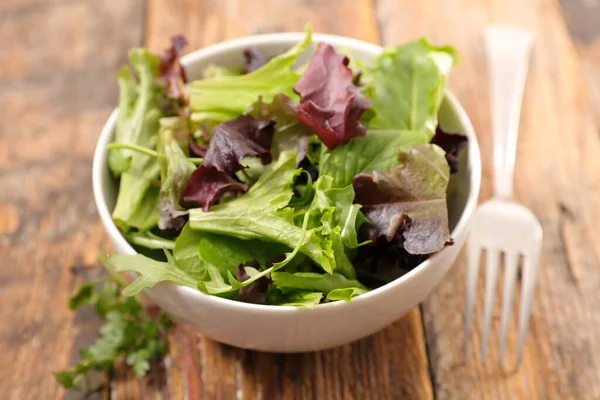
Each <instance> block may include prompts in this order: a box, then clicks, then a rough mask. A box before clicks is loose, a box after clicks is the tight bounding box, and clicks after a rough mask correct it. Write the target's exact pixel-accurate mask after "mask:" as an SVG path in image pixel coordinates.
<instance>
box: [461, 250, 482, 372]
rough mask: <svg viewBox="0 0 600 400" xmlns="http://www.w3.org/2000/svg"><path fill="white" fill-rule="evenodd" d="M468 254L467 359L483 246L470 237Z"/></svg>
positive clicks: (464, 348)
mask: <svg viewBox="0 0 600 400" xmlns="http://www.w3.org/2000/svg"><path fill="white" fill-rule="evenodd" d="M467 250H468V254H467V293H466V299H465V325H464V327H463V360H464V362H466V361H467V351H468V344H469V338H470V336H471V325H472V323H473V308H474V306H475V292H476V291H477V277H478V276H479V260H480V259H481V247H480V246H479V243H475V241H474V240H472V239H469V246H468V249H467Z"/></svg>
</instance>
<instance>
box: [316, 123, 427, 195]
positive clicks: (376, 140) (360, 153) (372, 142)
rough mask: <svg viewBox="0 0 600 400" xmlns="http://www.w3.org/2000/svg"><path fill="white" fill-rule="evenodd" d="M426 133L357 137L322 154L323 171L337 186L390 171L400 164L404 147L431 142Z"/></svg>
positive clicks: (389, 131) (377, 132)
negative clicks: (357, 178)
mask: <svg viewBox="0 0 600 400" xmlns="http://www.w3.org/2000/svg"><path fill="white" fill-rule="evenodd" d="M428 142H429V137H428V135H427V134H426V133H421V132H416V131H405V130H397V129H386V130H370V129H369V130H367V134H366V135H365V136H363V137H357V138H354V139H352V140H350V141H349V142H348V143H346V144H344V145H341V146H338V147H336V148H335V149H333V150H332V151H326V152H324V153H323V154H322V155H321V160H320V164H319V170H320V172H321V174H323V175H329V176H331V177H332V178H333V187H344V186H347V185H350V184H351V183H352V179H353V178H354V176H355V175H357V174H360V173H362V174H370V173H372V172H373V171H375V170H379V171H387V170H388V169H390V168H392V167H395V166H396V165H398V152H399V151H400V149H401V148H402V147H404V146H409V145H416V144H423V143H428Z"/></svg>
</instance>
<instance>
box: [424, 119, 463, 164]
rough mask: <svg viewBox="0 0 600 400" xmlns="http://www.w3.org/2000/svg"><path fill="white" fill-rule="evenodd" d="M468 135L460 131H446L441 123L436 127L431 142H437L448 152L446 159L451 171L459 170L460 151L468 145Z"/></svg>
mask: <svg viewBox="0 0 600 400" xmlns="http://www.w3.org/2000/svg"><path fill="white" fill-rule="evenodd" d="M467 141H468V139H467V137H466V136H464V135H461V134H459V133H450V132H446V131H444V130H443V129H442V128H441V127H440V126H439V125H438V126H437V127H436V128H435V135H434V136H433V138H432V139H431V143H433V144H437V145H438V146H440V147H441V148H442V149H444V151H445V152H446V161H447V162H448V165H449V166H450V173H451V174H455V173H457V172H458V153H459V151H460V150H461V149H462V148H463V147H465V146H466V145H467Z"/></svg>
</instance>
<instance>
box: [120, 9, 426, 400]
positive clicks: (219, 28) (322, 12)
mask: <svg viewBox="0 0 600 400" xmlns="http://www.w3.org/2000/svg"><path fill="white" fill-rule="evenodd" d="M267 10H268V11H267ZM147 12H148V18H147V25H146V44H147V46H148V47H149V48H150V49H152V50H154V51H158V50H161V49H162V48H163V47H164V46H165V45H166V43H167V41H168V37H169V36H170V35H171V34H174V33H183V34H185V35H186V37H187V38H188V40H189V42H190V46H189V49H197V48H200V47H203V46H206V45H209V44H213V43H216V42H219V41H222V40H226V39H231V38H235V37H239V36H245V35H250V34H258V33H266V32H277V31H301V30H302V29H303V28H304V25H305V24H306V23H307V22H310V23H311V24H312V27H313V30H314V31H315V32H324V33H334V34H340V35H345V36H350V37H356V38H360V39H363V40H367V41H370V42H377V41H378V37H379V34H378V30H377V26H376V24H375V19H374V14H373V8H372V4H371V2H370V1H367V0H360V1H349V0H345V1H314V0H313V1H308V0H305V1H300V0H294V1H285V2H282V1H274V0H272V1H266V0H261V1H253V2H244V1H228V2H217V1H214V2H213V1H202V2H191V1H186V0H177V1H166V0H150V1H149V3H148V10H147ZM175 336H176V339H175V340H174V341H172V342H171V344H172V347H171V351H170V355H169V359H170V363H171V367H170V369H169V371H168V375H169V378H168V379H167V382H169V393H170V394H171V395H172V396H173V398H177V399H180V398H186V397H187V398H217V399H229V398H234V397H237V398H244V399H247V398H249V399H272V398H286V399H287V398H295V399H305V398H328V399H336V398H344V399H352V398H356V399H363V398H406V399H411V398H414V399H427V398H432V396H433V395H432V391H431V382H430V379H429V374H428V365H427V356H426V352H425V345H424V341H423V332H422V324H421V318H420V312H419V310H418V309H415V310H413V311H412V312H411V313H409V314H408V315H407V316H406V317H405V318H403V319H401V320H400V321H398V322H397V323H396V324H394V325H393V326H392V327H390V328H388V329H386V330H384V331H383V332H381V333H379V334H377V335H374V336H372V337H370V338H367V339H365V340H362V341H359V342H357V343H355V344H352V345H348V346H344V347H341V348H337V349H334V350H330V351H325V352H318V353H309V354H302V355H276V354H267V353H258V352H250V351H243V350H239V349H234V348H231V347H229V346H224V345H220V344H218V343H215V342H212V341H210V340H208V339H204V338H201V337H200V338H196V335H195V334H194V333H193V332H192V331H191V330H188V329H185V328H181V329H180V330H178V332H177V333H176V334H175ZM182 343H186V345H185V346H186V347H183V348H182ZM192 343H197V346H195V347H190V346H191V344H192ZM173 345H174V346H173ZM185 349H187V350H185ZM190 349H191V350H190ZM182 377H186V378H185V379H182ZM181 382H182V383H183V384H184V388H183V390H182V391H180V387H178V386H177V385H179V384H180V383H181ZM121 385H122V384H121V383H119V382H115V383H114V385H113V388H114V390H113V392H112V394H113V398H115V399H121V398H125V396H124V392H123V391H121V388H120V387H121Z"/></svg>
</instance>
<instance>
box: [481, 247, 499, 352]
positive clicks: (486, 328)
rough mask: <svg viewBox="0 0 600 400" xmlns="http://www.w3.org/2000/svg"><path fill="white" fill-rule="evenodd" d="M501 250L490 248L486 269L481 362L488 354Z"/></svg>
mask: <svg viewBox="0 0 600 400" xmlns="http://www.w3.org/2000/svg"><path fill="white" fill-rule="evenodd" d="M499 258H500V252H499V251H497V250H493V249H488V251H487V257H486V267H485V268H486V270H485V298H484V303H483V337H482V340H481V363H485V358H486V356H487V347H488V340H489V336H490V326H491V325H492V308H493V306H494V297H495V295H496V293H495V292H496V290H495V288H496V277H497V276H498V274H497V273H498V261H499Z"/></svg>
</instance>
